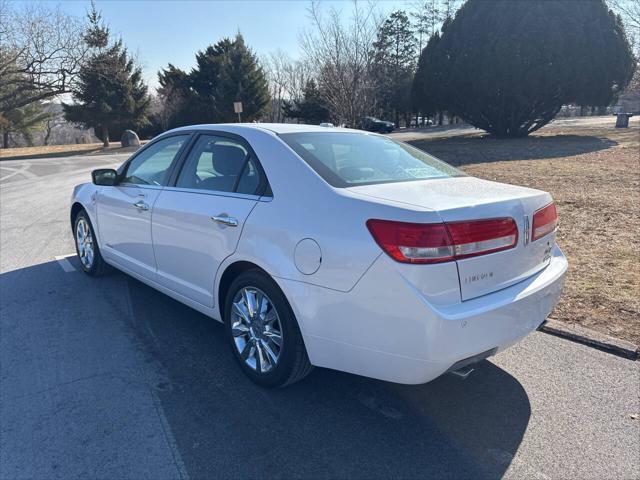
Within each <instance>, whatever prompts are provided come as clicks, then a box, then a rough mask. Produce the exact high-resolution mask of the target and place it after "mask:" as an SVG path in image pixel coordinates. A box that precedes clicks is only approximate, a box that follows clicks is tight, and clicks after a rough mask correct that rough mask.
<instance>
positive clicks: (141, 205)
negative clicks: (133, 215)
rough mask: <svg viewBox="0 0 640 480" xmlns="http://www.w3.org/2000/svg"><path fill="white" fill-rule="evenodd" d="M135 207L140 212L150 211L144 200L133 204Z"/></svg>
mask: <svg viewBox="0 0 640 480" xmlns="http://www.w3.org/2000/svg"><path fill="white" fill-rule="evenodd" d="M133 206H134V207H136V208H137V209H138V210H143V211H146V210H149V205H147V204H146V203H144V202H143V201H142V200H138V201H137V202H136V203H134V204H133Z"/></svg>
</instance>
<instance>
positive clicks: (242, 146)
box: [152, 134, 267, 307]
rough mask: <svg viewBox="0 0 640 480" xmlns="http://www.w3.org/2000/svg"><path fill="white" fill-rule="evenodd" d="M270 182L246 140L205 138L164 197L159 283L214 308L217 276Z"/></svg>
mask: <svg viewBox="0 0 640 480" xmlns="http://www.w3.org/2000/svg"><path fill="white" fill-rule="evenodd" d="M266 182H267V180H266V176H265V175H264V172H263V171H262V168H261V166H260V165H259V163H258V160H257V158H256V157H255V154H254V153H253V152H252V150H251V149H250V147H249V145H248V144H247V143H246V142H245V141H244V140H242V139H240V138H239V137H237V136H235V135H233V136H232V135H231V134H228V135H225V134H215V135H214V134H202V135H199V137H198V138H197V139H196V140H195V141H194V142H193V146H192V147H191V150H190V152H189V154H188V155H187V157H186V159H185V161H184V162H183V165H182V167H181V169H180V172H179V174H178V175H176V179H175V182H174V185H172V186H168V187H167V188H165V189H164V190H163V191H162V192H161V193H160V195H159V197H158V200H157V201H156V204H155V206H154V212H153V225H152V232H153V246H154V251H155V256H156V260H157V265H158V270H157V273H158V277H157V281H158V282H159V283H160V284H162V285H164V286H166V287H168V288H170V289H171V290H173V291H174V292H176V293H179V294H180V295H183V296H185V297H187V298H189V299H191V300H194V301H196V302H198V303H200V304H202V305H205V306H208V307H212V306H213V305H214V299H215V297H214V280H215V275H216V271H217V269H218V267H219V266H220V264H221V263H222V261H223V260H224V259H225V258H226V257H228V256H229V255H231V254H232V253H233V252H234V251H235V249H236V246H237V244H238V240H239V238H240V233H241V232H242V227H243V225H244V222H245V221H246V219H247V217H248V216H249V214H250V213H251V210H252V209H253V207H254V206H255V205H256V203H257V202H258V200H259V199H260V198H261V194H262V193H263V192H264V191H265V190H266V189H267V183H266Z"/></svg>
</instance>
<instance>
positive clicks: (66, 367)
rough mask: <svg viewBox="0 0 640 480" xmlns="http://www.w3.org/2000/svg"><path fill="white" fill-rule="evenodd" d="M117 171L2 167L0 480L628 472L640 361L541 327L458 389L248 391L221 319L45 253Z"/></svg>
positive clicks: (447, 384)
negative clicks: (76, 200)
mask: <svg viewBox="0 0 640 480" xmlns="http://www.w3.org/2000/svg"><path fill="white" fill-rule="evenodd" d="M122 160H123V157H118V156H93V157H73V158H57V159H52V160H26V161H24V160H22V161H0V242H1V243H0V301H1V302H0V317H1V318H0V478H2V479H14V478H35V479H55V478H60V479H72V478H79V479H86V478H118V479H128V478H130V479H142V478H150V479H151V478H152V479H165V478H166V479H169V478H181V479H187V478H191V479H198V478H204V477H214V478H247V477H251V478H293V477H306V478H311V477H313V478H363V479H365V478H366V479H372V478H456V479H459V478H474V479H475V478H498V477H505V478H526V479H546V478H549V479H553V478H557V479H568V478H581V479H583V478H599V479H601V478H617V479H620V478H638V477H640V419H634V418H633V416H636V418H637V415H638V414H640V398H639V395H640V368H639V364H638V363H637V362H632V361H629V360H624V359H621V358H618V357H615V356H612V355H609V354H606V353H603V352H600V351H597V350H593V349H590V348H587V347H584V346H581V345H577V344H574V343H571V342H568V341H565V340H562V339H559V338H555V337H552V336H548V335H546V334H543V333H534V334H532V335H531V336H529V337H528V338H527V339H525V340H524V341H523V342H521V343H520V344H519V345H517V346H515V347H513V348H511V349H510V350H508V351H506V352H503V353H501V354H500V355H498V356H497V357H495V358H493V359H491V361H485V362H483V363H482V364H480V366H479V368H478V369H477V370H476V371H475V372H474V373H473V374H472V375H471V376H470V377H469V378H468V379H466V380H460V379H458V378H456V377H453V376H445V377H441V378H440V379H438V380H436V381H434V382H431V383H429V384H426V385H421V386H402V385H395V384H389V383H384V382H380V381H375V380H369V379H366V378H361V377H357V376H353V375H348V374H343V373H339V372H335V371H330V370H322V369H316V371H315V372H314V373H313V374H312V375H311V376H310V377H309V378H307V379H306V380H305V381H303V382H301V383H299V384H296V385H294V386H292V387H290V388H287V389H282V390H275V391H273V390H263V389H260V388H258V387H255V386H254V385H253V384H251V383H250V382H249V381H248V380H247V379H245V377H244V376H243V375H242V374H241V372H240V371H239V369H238V368H237V367H236V365H235V364H234V363H233V359H232V356H231V354H230V352H229V351H228V347H227V346H226V344H225V342H224V337H223V329H222V326H221V325H220V324H218V323H216V322H214V321H212V320H210V319H208V318H206V317H204V316H202V315H200V314H199V313H197V312H195V311H193V310H191V309H189V308H187V307H185V306H183V305H181V304H179V303H177V302H175V301H173V300H171V299H169V298H168V297H166V296H164V295H162V294H160V293H158V292H156V291H154V290H152V289H151V288H149V287H146V286H145V285H143V284H141V283H139V282H137V281H135V280H133V279H131V278H129V277H127V276H125V275H124V274H121V273H113V274H111V275H109V276H107V277H104V278H100V279H93V278H89V277H87V276H85V275H84V274H82V273H81V272H80V271H79V267H78V264H77V262H76V260H75V259H74V258H69V259H65V258H60V257H61V256H62V257H64V255H66V254H70V253H72V252H73V244H72V239H71V234H70V227H69V221H68V200H69V195H70V193H71V189H72V186H73V185H74V184H76V183H80V182H82V181H86V180H88V179H89V171H90V170H91V169H92V168H96V167H98V166H108V165H115V164H117V163H119V162H120V161H122ZM56 257H59V260H56Z"/></svg>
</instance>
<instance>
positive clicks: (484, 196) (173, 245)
mask: <svg viewBox="0 0 640 480" xmlns="http://www.w3.org/2000/svg"><path fill="white" fill-rule="evenodd" d="M92 179H93V183H85V184H82V185H78V186H77V187H76V188H75V190H74V192H73V198H72V202H71V223H72V226H73V232H74V237H75V241H76V248H77V253H78V256H79V258H80V261H81V264H82V268H83V269H84V271H85V272H86V273H88V274H90V275H99V274H102V273H103V272H105V270H106V269H107V267H108V266H113V267H115V268H117V269H119V270H121V271H123V272H125V273H127V274H129V275H131V276H133V277H135V278H137V279H138V280H140V281H142V282H144V283H146V284H148V285H150V286H152V287H153V288H156V289H158V290H160V291H161V292H163V293H165V294H167V295H169V296H171V297H173V298H174V299H176V300H178V301H180V302H183V303H184V304H186V305H188V306H190V307H192V308H194V309H196V310H198V311H200V312H202V313H204V314H205V315H208V316H210V317H212V318H214V319H215V320H219V321H221V322H224V324H225V325H226V332H227V336H228V340H229V344H230V346H231V349H232V351H233V353H234V355H235V357H236V359H237V361H238V363H239V365H240V367H241V369H242V370H243V371H244V372H245V373H246V374H247V375H248V376H249V377H250V378H251V379H252V380H254V381H255V382H257V383H258V384H260V385H264V386H282V385H287V384H290V383H293V382H295V381H297V380H300V379H302V378H303V377H305V376H306V375H307V374H308V373H309V372H310V371H311V370H312V366H314V365H315V366H319V367H326V368H333V369H336V370H342V371H345V372H351V373H355V374H359V375H365V376H368V377H373V378H378V379H382V380H387V381H392V382H399V383H408V384H416V383H424V382H427V381H429V380H432V379H434V378H436V377H438V376H439V375H441V374H443V373H445V372H458V373H466V372H468V371H469V369H470V368H471V367H470V365H472V364H473V363H475V362H478V361H480V360H482V359H484V358H487V357H489V356H491V355H493V354H495V353H496V352H499V351H501V350H503V349H505V348H506V347H508V346H510V345H512V344H513V343H515V342H517V341H518V340H520V339H521V338H522V337H524V336H525V335H527V334H528V333H529V332H531V331H532V330H535V329H536V328H537V327H538V326H539V325H540V324H541V323H542V322H543V321H544V320H545V318H546V316H547V315H548V314H549V312H550V311H551V309H552V308H553V307H554V305H555V304H556V303H557V302H558V299H559V297H560V293H561V290H562V286H563V281H564V276H565V272H566V270H567V261H566V259H565V257H564V255H563V254H562V252H561V251H560V249H559V248H558V246H557V245H556V241H555V230H556V224H557V214H556V208H555V205H554V203H553V201H552V198H551V196H550V195H549V194H548V193H545V192H542V191H539V190H533V189H530V188H523V187H517V186H512V185H505V184H501V183H495V182H490V181H485V180H480V179H477V178H473V177H470V176H467V175H465V174H464V173H462V172H461V171H459V170H456V169H455V168H453V167H451V166H449V165H448V164H446V163H443V162H441V161H439V160H437V159H435V158H433V157H432V156H430V155H428V154H427V153H425V152H423V151H421V150H418V149H416V148H414V147H411V146H409V145H407V144H404V143H401V142H397V141H395V140H393V139H391V138H388V137H384V136H380V135H376V134H370V133H365V132H360V131H357V130H350V129H341V128H332V129H327V128H323V127H320V126H307V125H280V124H274V125H270V124H249V125H243V124H235V125H199V126H191V127H184V128H179V129H176V130H172V131H170V132H167V133H165V134H163V135H161V136H159V137H157V138H156V139H154V140H153V141H152V142H150V143H149V144H147V145H146V146H145V147H144V148H142V149H140V150H139V151H138V152H136V153H135V154H134V155H133V156H132V157H131V158H129V159H128V160H127V161H126V162H125V163H124V164H123V165H122V166H121V167H120V168H119V169H118V170H117V171H116V170H111V169H101V170H95V171H93V172H92ZM523 360H524V359H523Z"/></svg>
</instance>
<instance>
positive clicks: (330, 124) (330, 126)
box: [320, 122, 335, 128]
mask: <svg viewBox="0 0 640 480" xmlns="http://www.w3.org/2000/svg"><path fill="white" fill-rule="evenodd" d="M320 126H321V127H327V128H333V127H335V125H334V124H333V123H331V122H322V123H321V124H320Z"/></svg>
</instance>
